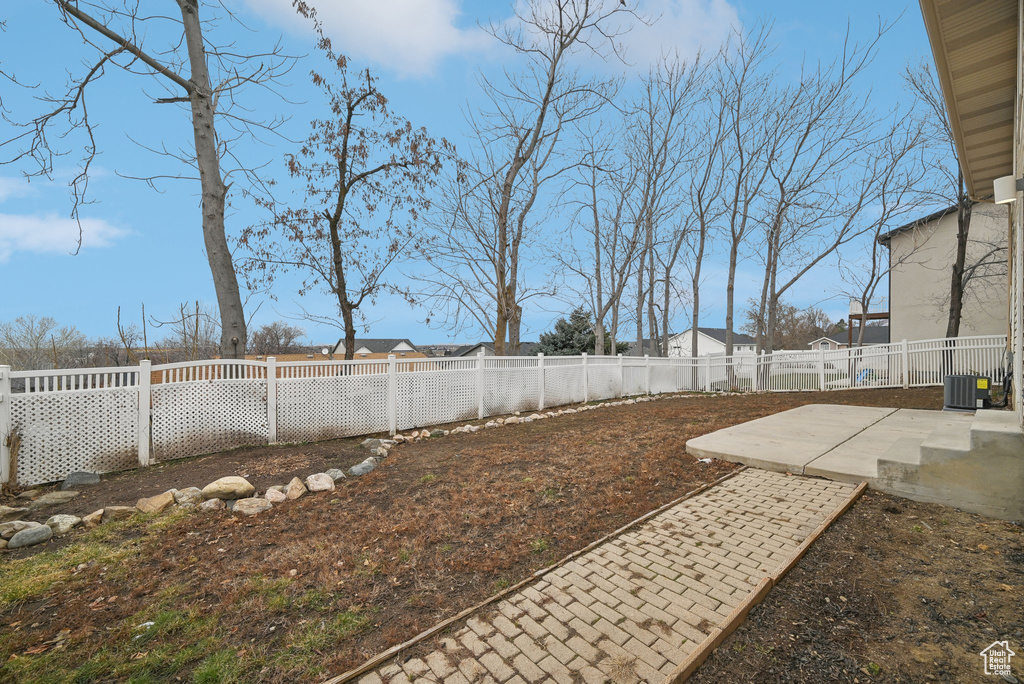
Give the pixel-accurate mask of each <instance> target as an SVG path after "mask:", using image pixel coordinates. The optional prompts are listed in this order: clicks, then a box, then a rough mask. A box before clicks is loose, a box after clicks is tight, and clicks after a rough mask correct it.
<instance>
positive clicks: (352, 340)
mask: <svg viewBox="0 0 1024 684" xmlns="http://www.w3.org/2000/svg"><path fill="white" fill-rule="evenodd" d="M340 299H341V301H342V303H341V319H342V320H343V321H344V322H345V360H346V361H351V360H352V359H354V358H355V356H356V324H355V319H354V317H353V315H352V307H351V306H348V303H347V302H346V301H345V298H344V297H341V298H340Z"/></svg>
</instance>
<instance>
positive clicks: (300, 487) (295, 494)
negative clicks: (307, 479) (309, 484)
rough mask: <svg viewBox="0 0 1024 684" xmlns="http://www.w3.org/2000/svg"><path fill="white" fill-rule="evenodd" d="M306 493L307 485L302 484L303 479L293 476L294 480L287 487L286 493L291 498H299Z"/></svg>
mask: <svg viewBox="0 0 1024 684" xmlns="http://www.w3.org/2000/svg"><path fill="white" fill-rule="evenodd" d="M305 493H306V485H304V484H302V480H300V479H299V478H297V477H293V478H292V481H291V482H289V483H288V486H287V487H285V490H284V494H285V496H287V497H288V498H289V499H298V498H299V497H300V496H302V495H303V494H305Z"/></svg>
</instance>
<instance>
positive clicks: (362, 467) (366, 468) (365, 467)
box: [348, 458, 377, 477]
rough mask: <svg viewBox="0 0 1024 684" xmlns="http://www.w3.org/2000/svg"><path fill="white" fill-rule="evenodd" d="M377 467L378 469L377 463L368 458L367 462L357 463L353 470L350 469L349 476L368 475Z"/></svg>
mask: <svg viewBox="0 0 1024 684" xmlns="http://www.w3.org/2000/svg"><path fill="white" fill-rule="evenodd" d="M376 467H377V461H375V460H374V459H372V458H368V459H366V460H365V461H363V462H362V463H357V464H356V465H354V466H352V467H351V468H349V469H348V474H349V475H354V476H355V477H359V476H360V475H366V474H367V473H368V472H370V471H371V470H373V469H374V468H376Z"/></svg>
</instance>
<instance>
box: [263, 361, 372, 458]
mask: <svg viewBox="0 0 1024 684" xmlns="http://www.w3.org/2000/svg"><path fill="white" fill-rule="evenodd" d="M387 429H388V376H387V375H369V374H366V375H351V376H347V377H346V376H338V377H321V378H296V379H288V380H278V382H277V438H278V440H280V441H282V442H314V441H317V440H323V439H336V438H338V437H349V436H352V435H363V434H369V433H374V432H385V431H386V430H387Z"/></svg>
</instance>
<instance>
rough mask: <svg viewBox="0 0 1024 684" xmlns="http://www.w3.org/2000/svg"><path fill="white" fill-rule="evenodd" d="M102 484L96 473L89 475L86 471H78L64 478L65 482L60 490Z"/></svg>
mask: <svg viewBox="0 0 1024 684" xmlns="http://www.w3.org/2000/svg"><path fill="white" fill-rule="evenodd" d="M99 483H100V476H99V475H97V474H96V473H88V472H85V471H84V470H76V471H75V472H73V473H68V476H67V477H65V478H64V482H62V483H61V485H60V488H61V489H62V490H66V489H78V488H79V487H91V486H93V485H98V484H99Z"/></svg>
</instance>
